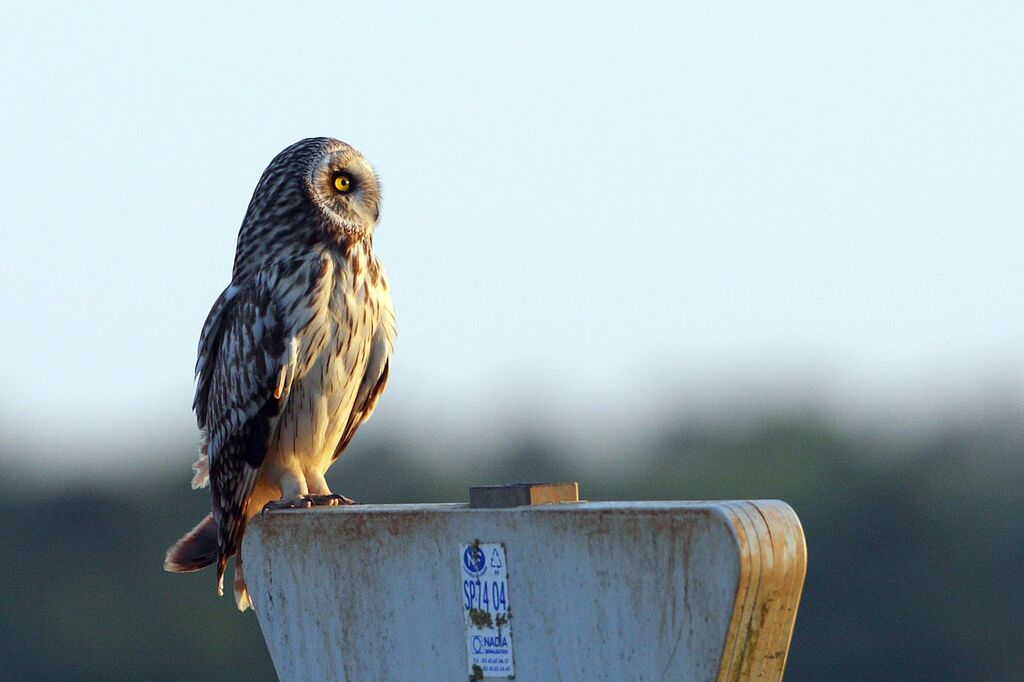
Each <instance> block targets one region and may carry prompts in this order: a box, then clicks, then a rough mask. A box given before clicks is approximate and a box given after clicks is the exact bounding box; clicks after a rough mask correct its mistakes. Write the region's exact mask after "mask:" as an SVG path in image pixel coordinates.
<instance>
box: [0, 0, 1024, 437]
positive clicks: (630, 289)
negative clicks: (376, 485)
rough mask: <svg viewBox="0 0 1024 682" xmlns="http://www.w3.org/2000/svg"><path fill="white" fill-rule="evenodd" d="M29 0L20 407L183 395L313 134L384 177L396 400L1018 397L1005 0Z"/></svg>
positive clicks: (101, 428) (0, 309)
mask: <svg viewBox="0 0 1024 682" xmlns="http://www.w3.org/2000/svg"><path fill="white" fill-rule="evenodd" d="M29 5H30V4H29V3H20V4H16V5H9V6H8V7H7V8H5V10H4V22H3V25H2V26H0V90H2V92H3V93H4V97H3V98H2V100H0V148H2V155H0V225H2V226H3V230H4V235H5V237H4V241H5V244H6V246H5V248H4V249H3V252H2V264H3V267H2V268H0V282H2V286H3V291H4V296H3V298H2V300H0V319H2V320H3V321H4V333H3V334H2V336H0V351H2V357H4V358H5V362H4V363H2V365H0V381H2V384H3V392H2V393H0V419H2V420H3V422H4V424H3V430H4V431H5V432H7V433H10V432H11V431H16V432H18V433H19V437H21V438H25V439H27V440H29V441H31V440H33V439H42V440H44V441H45V440H46V439H47V438H49V439H51V440H52V439H53V438H55V437H56V436H55V435H54V434H58V435H59V437H60V438H61V439H63V440H65V441H68V442H77V441H79V440H81V441H83V442H84V441H89V440H92V441H93V442H96V441H98V440H101V439H103V438H105V437H107V434H109V433H110V432H111V431H114V432H117V431H118V430H119V429H131V430H133V431H135V432H137V433H139V434H145V433H146V432H147V431H151V430H155V429H158V428H159V429H163V428H164V427H165V425H167V424H174V425H187V424H188V423H190V420H191V416H190V414H189V412H188V408H189V404H190V398H191V391H192V378H191V377H192V375H191V371H192V366H193V362H194V354H195V346H196V339H197V337H198V332H199V328H200V325H201V324H202V321H203V319H204V317H205V315H206V313H207V310H208V308H209V305H210V304H211V302H212V301H213V299H214V298H215V297H216V295H217V294H218V293H219V291H220V290H221V289H222V288H223V286H224V285H225V284H226V283H227V281H228V277H229V272H230V265H231V258H232V254H233V249H234V241H235V236H236V232H237V229H238V225H239V223H240V221H241V218H242V215H243V213H244V210H245V207H246V203H247V202H248V199H249V196H250V194H251V192H252V188H253V186H254V185H255V182H256V180H257V179H258V177H259V175H260V173H261V172H262V170H263V168H264V167H265V165H266V164H267V162H268V161H269V160H270V159H271V158H272V157H273V155H274V154H275V153H277V152H278V151H279V150H280V149H281V148H283V147H284V146H286V145H288V144H290V143H291V142H293V141H295V140H297V139H299V138H302V137H307V136H313V135H330V136H334V137H339V138H342V139H344V140H346V141H348V142H350V143H352V144H353V145H355V146H356V147H357V148H359V149H360V150H362V151H363V153H364V154H365V155H366V156H367V158H368V159H369V160H370V161H371V162H372V163H373V164H374V165H375V166H376V168H377V170H378V172H379V173H380V175H381V177H382V180H383V188H384V204H383V216H382V218H383V221H382V223H381V225H380V227H379V229H378V233H377V241H376V246H377V251H378V253H379V255H380V257H381V258H382V259H383V261H384V263H385V266H386V268H387V270H388V272H389V274H390V277H391V280H392V285H393V290H394V294H395V305H396V308H397V313H398V323H399V338H398V344H397V353H398V355H397V357H396V360H395V366H394V370H393V383H392V386H391V389H390V390H389V395H388V397H387V398H386V399H385V401H384V403H382V410H381V414H382V415H383V413H385V412H388V410H389V408H388V407H387V406H388V405H389V404H390V405H391V408H390V416H388V415H384V416H379V418H380V419H381V420H382V422H383V423H384V424H385V425H388V424H391V425H394V427H395V428H401V427H402V425H403V424H404V423H405V421H404V420H405V419H408V420H409V423H413V422H422V423H430V422H432V421H436V420H438V419H440V420H447V419H453V420H456V421H457V420H459V419H460V418H461V416H462V415H473V414H475V415H477V417H481V415H483V417H488V416H490V417H493V416H495V415H496V414H500V413H501V412H503V411H504V410H505V408H506V406H508V405H512V406H514V407H515V409H516V410H519V411H520V412H522V413H525V414H527V415H529V414H534V413H536V414H540V413H544V414H556V415H558V414H563V413H565V414H572V413H574V411H575V412H576V413H577V414H587V415H590V416H589V417H587V419H590V418H591V417H593V418H595V419H596V418H598V417H600V416H601V415H603V414H605V413H608V412H615V411H617V410H619V409H621V408H622V407H623V406H634V408H635V407H636V406H637V405H640V406H641V407H643V406H644V405H646V404H647V403H645V402H644V401H645V400H647V401H651V400H652V399H651V398H649V397H645V396H648V395H649V394H650V392H651V391H652V390H655V389H656V392H657V393H658V395H671V394H672V393H673V392H679V393H682V394H685V393H687V392H688V391H692V394H693V395H713V394H715V393H716V391H718V390H719V389H720V388H723V387H724V388H725V389H727V390H734V391H737V392H740V393H742V392H743V386H744V385H745V384H744V382H749V383H751V384H752V385H753V384H759V383H766V384H769V385H775V386H778V387H786V386H790V387H792V386H796V387H797V389H799V387H800V386H801V385H802V384H804V383H808V384H813V386H814V387H815V389H814V390H824V391H825V392H826V393H828V394H829V395H833V396H835V395H840V396H841V397H842V399H841V400H839V404H841V405H844V406H845V407H846V408H849V409H852V410H856V409H859V408H860V407H865V406H870V405H871V404H874V403H875V402H876V401H878V400H879V399H884V400H887V401H888V400H893V401H895V402H896V403H900V401H910V402H913V401H914V400H920V399H923V400H925V401H929V400H930V401H932V402H935V401H936V400H937V398H936V394H937V393H938V394H941V397H940V398H938V400H939V402H942V401H944V400H946V398H947V397H948V398H949V400H954V401H955V400H956V399H958V396H959V399H963V400H967V401H969V400H970V399H971V398H970V396H971V395H972V393H971V392H972V391H975V390H977V389H978V387H982V388H984V387H986V386H988V385H990V384H991V385H996V386H997V387H999V388H1001V389H1005V390H1008V391H1009V392H1010V393H1012V394H1015V395H1019V393H1020V389H1021V382H1022V380H1024V315H1022V306H1021V303H1022V299H1021V291H1022V285H1024V275H1022V269H1021V261H1022V257H1024V230H1022V218H1024V202H1022V198H1021V197H1022V189H1024V156H1022V152H1024V107H1022V92H1024V90H1022V85H1024V84H1022V76H1024V52H1022V50H1024V48H1022V45H1024V40H1022V38H1024V36H1022V30H1021V29H1022V27H1024V23H1022V18H1024V9H1022V6H1021V5H1020V4H1018V3H1010V2H1005V3H996V2H992V3H982V4H979V3H966V2H965V3H959V4H947V3H891V2H877V3H856V6H852V5H851V6H848V7H840V6H838V5H835V4H833V3H817V2H808V3H789V4H788V6H787V7H785V8H780V7H778V6H774V7H769V6H766V5H764V4H758V5H754V4H746V3H731V4H726V3H706V2H702V3H686V4H682V3H664V4H662V3H658V4H650V5H646V6H643V7H639V8H629V7H627V5H625V4H623V3H607V4H598V3H593V2H579V3H549V2H536V3H533V2H522V3H515V4H514V5H503V6H500V7H499V6H497V5H494V4H488V3H453V4H446V3H408V4H403V5H401V6H398V5H395V6H374V7H372V8H371V7H368V6H367V5H368V3H360V4H351V5H350V4H348V3H344V4H342V3H318V4H316V5H307V6H305V7H304V8H296V7H297V6H293V5H292V4H290V3H273V4H271V5H269V6H268V5H264V4H261V3H244V4H237V5H234V6H232V7H230V8H228V7H223V8H217V7H211V8H202V9H192V10H183V9H182V8H180V7H178V6H175V5H171V4H166V3H165V4H162V5H154V6H153V7H155V8H153V7H145V6H143V5H144V3H124V4H108V3H95V6H92V5H93V4H92V3H90V6H89V7H88V8H83V7H74V6H60V5H47V6H42V5H40V6H29ZM286 6H287V7H288V9H285V7H286ZM822 387H824V388H822ZM798 392H799V391H798ZM496 396H500V400H499V401H498V402H495V398H496ZM965 396H966V397H965ZM535 403H536V404H535ZM887 404H888V403H887ZM481 405H489V406H490V407H481ZM499 406H500V407H499ZM439 409H440V411H441V413H442V414H441V415H438V414H437V411H438V410H439ZM549 418H551V417H549ZM555 418H556V419H557V417H555ZM577 425H578V424H577ZM183 428H184V427H183Z"/></svg>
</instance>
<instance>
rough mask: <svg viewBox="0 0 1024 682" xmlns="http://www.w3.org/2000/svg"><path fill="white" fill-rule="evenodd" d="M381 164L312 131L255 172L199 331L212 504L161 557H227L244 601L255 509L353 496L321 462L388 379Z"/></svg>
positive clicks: (204, 476) (180, 568) (175, 560)
mask: <svg viewBox="0 0 1024 682" xmlns="http://www.w3.org/2000/svg"><path fill="white" fill-rule="evenodd" d="M379 216H380V186H379V182H378V179H377V175H376V174H375V173H374V170H373V168H372V167H371V166H370V164H369V163H368V162H367V161H366V160H365V159H364V158H363V157H362V155H361V154H360V153H359V152H357V151H356V150H355V149H353V148H352V147H350V146H349V145H347V144H345V143H344V142H341V141H339V140H334V139H331V138H326V137H317V138H309V139H305V140H302V141H300V142H297V143H295V144H293V145H292V146H290V147H288V148H287V149H285V150H284V151H282V152H281V153H280V154H278V155H277V156H276V157H275V158H274V160H273V161H271V162H270V165H269V166H268V167H267V169H266V170H265V171H264V172H263V176H262V177H261V178H260V181H259V183H258V184H257V185H256V190H255V191H254V192H253V195H252V200H251V201H250V202H249V208H248V210H247V211H246V214H245V218H244V220H243V221H242V227H241V229H240V230H239V232H238V244H237V247H236V251H235V262H234V268H233V271H232V275H231V284H229V285H228V287H227V289H225V290H224V292H223V293H222V294H221V295H220V297H219V298H218V299H217V300H216V302H214V304H213V308H212V309H211V310H210V314H209V316H208V317H207V318H206V323H205V324H204V325H203V331H202V334H201V335H200V338H199V359H198V361H197V363H196V394H195V402H194V403H193V408H194V409H195V412H196V419H197V421H198V423H199V429H200V431H201V434H202V446H201V448H200V455H199V460H198V461H197V462H196V463H195V464H194V465H193V468H194V469H195V477H194V478H193V480H192V487H193V488H198V487H202V486H204V485H206V484H207V483H209V485H210V493H211V498H212V512H211V514H209V515H208V516H207V517H206V518H204V519H203V520H202V521H200V522H199V524H198V525H197V526H196V527H195V528H193V529H192V530H191V531H190V532H189V533H188V534H186V535H185V536H184V537H183V538H181V539H180V540H179V541H178V542H177V543H175V544H174V545H173V546H172V547H171V548H170V549H168V550H167V557H166V559H165V560H164V568H165V569H166V570H168V571H172V572H176V573H182V572H187V571H195V570H198V569H200V568H203V567H204V566H208V565H210V564H212V563H216V564H217V592H218V594H223V592H224V570H225V567H226V565H227V562H228V559H229V558H231V557H232V556H234V557H235V580H234V588H235V589H234V591H235V600H236V602H237V604H238V608H239V609H240V610H243V611H244V610H245V609H246V608H248V607H250V606H251V605H252V602H251V601H250V599H249V595H248V592H247V590H246V586H245V578H244V576H243V573H242V563H241V554H240V553H239V548H240V546H241V542H242V534H243V533H244V531H245V525H246V522H247V521H248V520H249V519H250V518H252V516H253V515H254V514H257V513H259V512H260V511H261V510H262V509H264V508H287V507H308V506H312V505H335V504H339V503H342V504H347V503H351V501H350V500H348V499H347V498H344V497H342V496H341V495H335V494H333V493H332V492H331V490H330V489H329V488H328V487H327V482H326V481H325V480H324V474H325V473H326V471H327V469H328V468H329V467H330V466H331V464H332V463H334V461H335V460H336V459H337V458H338V456H339V455H340V454H341V452H342V451H343V450H344V449H345V446H347V445H348V443H349V441H350V440H351V439H352V436H353V435H354V434H355V432H356V429H358V428H359V426H360V425H361V424H362V423H363V422H365V421H366V420H367V419H369V418H370V414H371V413H372V412H373V409H374V407H376V405H377V401H378V400H379V399H380V396H381V393H383V391H384V387H385V385H386V384H387V380H388V368H389V363H390V359H391V353H392V344H393V341H394V337H395V318H394V312H393V310H392V307H391V294H390V292H389V290H388V283H387V279H386V278H385V276H384V270H383V268H382V267H381V265H380V262H379V261H378V260H377V259H376V258H375V257H374V255H373V252H372V249H371V247H372V243H373V230H374V227H375V226H376V224H377V220H378V218H379Z"/></svg>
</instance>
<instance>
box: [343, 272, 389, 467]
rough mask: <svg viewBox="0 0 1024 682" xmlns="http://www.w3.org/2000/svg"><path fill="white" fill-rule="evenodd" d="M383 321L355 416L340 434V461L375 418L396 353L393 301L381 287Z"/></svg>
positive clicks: (373, 343) (372, 344) (354, 407)
mask: <svg viewBox="0 0 1024 682" xmlns="http://www.w3.org/2000/svg"><path fill="white" fill-rule="evenodd" d="M379 291H380V301H381V321H380V324H379V325H378V326H377V329H376V330H375V331H374V333H373V339H372V340H371V342H370V354H369V357H368V358H367V361H366V372H365V373H364V374H363V378H362V380H361V381H360V383H359V391H358V392H357V393H356V399H355V401H354V402H353V403H352V412H351V413H350V414H349V416H348V421H347V422H346V424H345V429H344V430H343V431H342V432H341V440H339V441H338V446H337V447H336V448H335V449H334V457H333V458H332V459H331V461H332V462H333V461H334V460H336V459H338V457H339V456H340V455H341V453H342V452H343V451H344V450H345V447H346V446H347V445H348V444H349V441H351V440H352V437H353V436H355V435H356V430H357V429H358V428H359V427H360V426H362V425H363V424H364V423H365V422H366V420H368V419H369V418H370V416H371V415H372V414H373V410H374V408H376V407H377V402H378V401H379V400H380V397H381V395H382V394H383V393H384V389H385V388H387V385H388V370H389V369H390V367H391V354H392V352H393V351H394V340H395V314H394V311H393V309H392V307H391V297H390V296H389V295H388V289H387V286H386V285H383V286H380V288H379Z"/></svg>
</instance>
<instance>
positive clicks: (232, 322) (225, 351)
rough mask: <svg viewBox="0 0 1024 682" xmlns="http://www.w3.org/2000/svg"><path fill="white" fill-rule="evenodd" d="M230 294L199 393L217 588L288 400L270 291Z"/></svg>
mask: <svg viewBox="0 0 1024 682" xmlns="http://www.w3.org/2000/svg"><path fill="white" fill-rule="evenodd" d="M225 296H229V298H228V300H225V301H223V302H222V301H221V300H218V302H217V304H215V305H214V311H212V312H211V318H214V319H212V320H208V322H207V325H206V327H205V328H204V331H203V335H202V338H201V340H200V360H199V362H198V363H197V368H198V369H199V378H198V382H197V388H196V415H197V417H198V418H199V425H200V427H202V428H203V430H204V432H205V437H206V441H207V446H206V448H207V454H208V456H209V461H210V488H211V493H212V497H213V516H214V518H215V519H216V521H217V529H218V534H217V545H218V562H217V564H218V569H217V579H218V590H220V589H221V584H222V579H223V572H224V565H225V564H226V562H227V559H228V557H230V556H231V555H233V554H234V553H235V550H236V549H237V543H238V541H239V539H240V538H241V535H242V532H243V530H244V524H245V510H246V505H247V504H248V501H249V495H250V494H251V492H252V488H253V485H254V484H255V482H256V477H257V474H258V472H259V467H260V465H261V464H262V463H263V459H264V457H265V456H266V454H267V449H268V446H269V443H270V437H271V432H272V427H273V422H274V420H275V419H276V417H277V415H278V414H279V412H280V409H281V404H282V402H283V401H284V400H285V398H286V396H284V395H282V393H281V391H280V390H279V389H280V381H279V379H280V375H281V367H282V364H283V361H284V360H283V359H284V357H285V355H286V354H285V349H286V332H285V331H284V329H283V325H282V323H281V321H280V320H281V315H280V314H279V313H278V311H277V310H276V305H275V303H274V300H273V297H272V295H271V293H270V291H269V290H268V289H267V288H266V287H262V286H260V283H259V281H258V280H257V281H253V282H251V283H248V284H245V285H241V286H236V287H229V288H228V290H226V291H225V294H224V295H222V297H221V298H222V299H223V298H225ZM214 313H216V315H214ZM275 394H276V395H277V396H279V397H275Z"/></svg>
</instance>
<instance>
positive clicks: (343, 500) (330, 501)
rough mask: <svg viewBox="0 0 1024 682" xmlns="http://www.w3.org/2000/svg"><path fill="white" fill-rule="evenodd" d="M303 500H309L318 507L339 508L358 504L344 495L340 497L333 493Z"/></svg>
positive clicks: (306, 497) (311, 496) (307, 496)
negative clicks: (339, 506)
mask: <svg viewBox="0 0 1024 682" xmlns="http://www.w3.org/2000/svg"><path fill="white" fill-rule="evenodd" d="M303 499H304V500H308V501H309V502H310V503H311V504H312V505H314V506H318V507H320V506H323V507H337V506H338V505H349V504H356V502H355V500H350V499H348V498H347V497H345V496H344V495H338V494H337V493H331V494H329V495H306V496H305V497H303Z"/></svg>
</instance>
